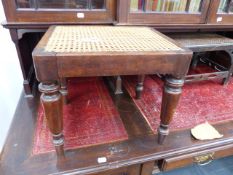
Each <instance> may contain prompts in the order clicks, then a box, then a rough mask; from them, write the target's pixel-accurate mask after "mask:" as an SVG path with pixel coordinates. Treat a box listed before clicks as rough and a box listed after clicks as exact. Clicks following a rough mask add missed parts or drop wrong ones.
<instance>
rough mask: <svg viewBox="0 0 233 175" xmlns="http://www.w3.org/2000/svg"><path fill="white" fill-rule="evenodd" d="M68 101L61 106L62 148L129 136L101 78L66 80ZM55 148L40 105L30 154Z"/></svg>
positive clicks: (117, 139) (95, 143)
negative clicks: (63, 145) (62, 109)
mask: <svg viewBox="0 0 233 175" xmlns="http://www.w3.org/2000/svg"><path fill="white" fill-rule="evenodd" d="M68 89H69V101H70V103H69V104H68V105H66V106H65V107H64V116H63V118H64V132H63V133H64V136H65V149H72V148H79V147H86V146H90V145H97V144H103V143H107V142H115V141H119V140H125V139H127V138H128V135H127V132H126V131H125V128H124V125H123V123H122V121H121V119H120V115H119V114H118V112H117V110H116V109H115V107H114V104H113V102H112V99H111V97H110V95H109V92H108V90H107V88H106V87H105V85H104V83H103V81H102V79H99V78H79V79H70V80H69V81H68ZM50 151H54V147H53V145H52V143H51V136H50V133H49V130H48V128H47V126H46V120H45V117H44V114H43V110H42V107H40V109H39V114H38V121H37V126H36V131H35V137H34V147H33V152H32V153H33V154H34V155H35V154H40V153H46V152H50Z"/></svg>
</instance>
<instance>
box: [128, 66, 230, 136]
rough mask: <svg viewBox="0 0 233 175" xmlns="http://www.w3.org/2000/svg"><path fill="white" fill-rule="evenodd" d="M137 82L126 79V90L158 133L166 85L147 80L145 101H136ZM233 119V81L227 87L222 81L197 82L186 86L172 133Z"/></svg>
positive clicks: (130, 78) (154, 79)
mask: <svg viewBox="0 0 233 175" xmlns="http://www.w3.org/2000/svg"><path fill="white" fill-rule="evenodd" d="M198 72H200V70H198ZM136 80H137V78H136V76H133V77H126V78H125V79H124V86H125V87H126V89H127V90H128V92H129V94H130V95H131V97H133V100H134V102H135V104H136V105H137V107H138V108H139V109H140V111H141V112H142V114H143V116H144V117H145V119H146V120H147V122H148V124H149V125H150V127H151V128H152V130H153V131H154V133H156V132H157V131H156V130H157V128H158V126H159V122H160V118H159V115H160V106H161V99H162V98H161V96H162V86H163V82H162V81H161V80H160V79H159V78H157V77H156V76H146V80H145V85H144V91H143V94H142V97H141V99H139V100H136V99H135V98H134V97H135V85H136ZM232 119H233V80H232V79H231V81H230V82H229V84H228V85H227V86H223V85H221V83H220V81H204V82H198V83H197V82H196V83H190V84H185V86H184V88H183V92H182V96H181V99H180V102H179V105H178V108H177V111H176V113H175V115H174V118H173V121H172V123H171V125H170V129H171V130H180V129H187V128H192V127H193V126H195V125H197V124H200V123H203V122H205V121H209V122H210V123H216V122H223V121H227V120H232Z"/></svg>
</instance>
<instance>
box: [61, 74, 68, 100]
mask: <svg viewBox="0 0 233 175" xmlns="http://www.w3.org/2000/svg"><path fill="white" fill-rule="evenodd" d="M60 82H61V89H60V93H61V94H62V101H63V104H68V99H67V95H68V90H67V80H66V78H61V80H60Z"/></svg>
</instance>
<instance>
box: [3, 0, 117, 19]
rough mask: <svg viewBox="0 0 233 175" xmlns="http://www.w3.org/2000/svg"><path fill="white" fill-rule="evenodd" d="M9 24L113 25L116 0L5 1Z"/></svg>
mask: <svg viewBox="0 0 233 175" xmlns="http://www.w3.org/2000/svg"><path fill="white" fill-rule="evenodd" d="M2 2H3V5H4V9H5V13H6V18H7V22H24V23H25V22H39V23H46V22H47V23H49V22H50V23H51V22H52V23H56V22H62V23H71V22H72V23H113V21H114V20H115V3H114V2H115V1H114V0H99V1H97V0H91V1H90V0H78V1H75V0H58V1H57V0H16V1H15V0H3V1H2Z"/></svg>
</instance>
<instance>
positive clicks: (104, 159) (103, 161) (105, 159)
mask: <svg viewBox="0 0 233 175" xmlns="http://www.w3.org/2000/svg"><path fill="white" fill-rule="evenodd" d="M97 162H98V163H105V162H107V158H106V157H99V158H98V159H97Z"/></svg>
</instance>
